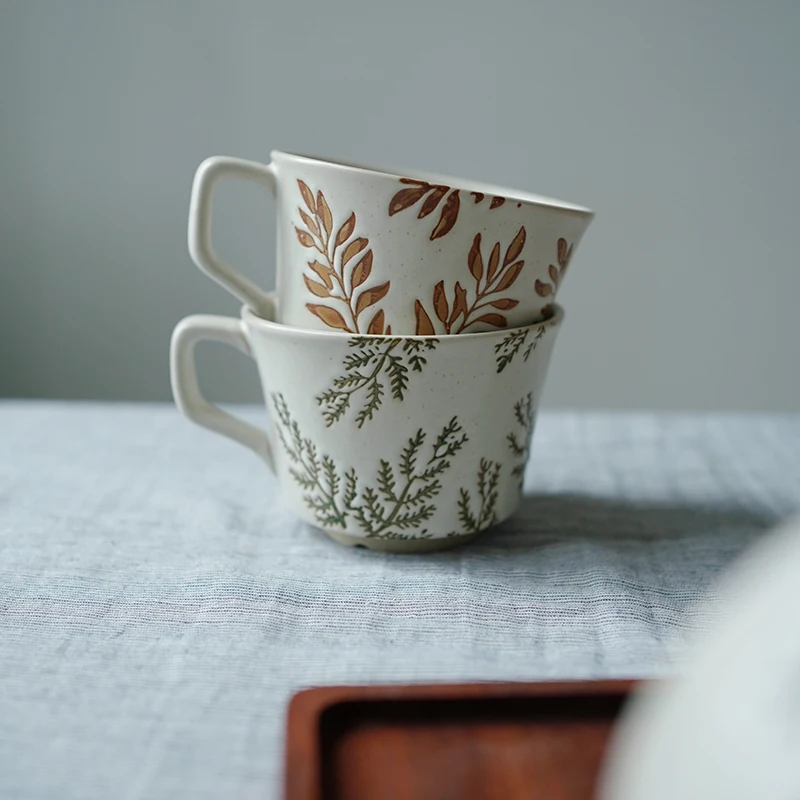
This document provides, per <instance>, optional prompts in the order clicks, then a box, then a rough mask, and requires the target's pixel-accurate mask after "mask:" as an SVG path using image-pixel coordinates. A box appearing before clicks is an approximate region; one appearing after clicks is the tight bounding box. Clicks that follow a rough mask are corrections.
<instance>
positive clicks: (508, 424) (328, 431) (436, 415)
mask: <svg viewBox="0 0 800 800" xmlns="http://www.w3.org/2000/svg"><path fill="white" fill-rule="evenodd" d="M563 318H564V313H563V311H562V310H561V308H560V307H559V306H555V307H554V309H553V313H552V316H551V317H550V318H549V319H548V320H546V321H544V322H539V323H536V324H533V325H529V326H526V327H519V328H515V329H513V330H511V331H490V332H484V333H476V334H474V335H470V336H456V335H445V336H438V337H437V336H424V337H423V336H419V337H417V336H395V335H386V334H345V333H342V332H338V333H335V332H328V331H308V330H299V329H297V328H290V327H287V326H284V325H280V324H277V323H276V322H274V321H271V319H264V318H261V317H258V316H256V315H255V314H254V313H253V312H252V311H250V310H249V309H247V308H244V309H243V310H242V315H241V318H240V319H235V318H231V317H218V316H204V315H198V316H191V317H187V318H186V319H184V320H182V321H181V322H180V323H179V324H178V326H177V327H176V328H175V331H174V333H173V336H172V343H171V360H170V368H171V376H172V389H173V394H174V397H175V402H176V404H177V406H178V408H179V409H180V410H181V412H182V413H183V414H184V415H185V416H187V417H188V418H189V419H190V420H192V421H193V422H195V423H196V424H198V425H200V426H203V427H205V428H209V429H210V430H212V431H215V432H216V433H220V434H222V435H223V436H227V437H229V438H231V439H233V440H235V441H237V442H239V443H241V444H243V445H245V446H246V447H248V448H250V449H251V450H253V451H254V452H255V453H256V454H257V455H259V456H260V457H261V458H262V459H263V460H264V461H265V462H266V464H267V466H268V467H269V469H270V470H271V471H272V472H273V473H275V474H276V475H277V478H278V481H279V483H280V487H281V494H282V496H283V498H284V500H285V502H286V503H287V504H288V505H289V507H290V508H291V509H292V510H293V511H294V512H295V513H296V514H297V515H298V516H299V517H301V518H302V519H303V520H305V521H306V522H308V523H310V524H311V525H313V526H316V527H318V528H321V529H322V530H323V531H324V532H325V533H326V534H328V536H330V537H331V538H333V539H335V540H337V541H339V542H342V543H344V544H348V545H363V546H366V547H369V548H372V549H376V550H384V551H392V552H427V551H433V550H440V549H445V548H449V547H454V546H457V545H459V544H463V543H465V542H468V541H470V540H472V539H474V538H475V537H476V536H477V535H478V534H479V533H480V532H481V531H483V530H485V529H487V528H489V527H491V526H492V525H494V524H496V523H499V522H501V521H503V520H505V519H507V518H508V517H509V516H511V515H512V514H513V513H514V511H515V510H516V509H517V507H518V505H519V502H520V498H521V493H522V484H523V476H524V472H525V468H526V465H527V463H528V458H529V455H530V451H531V438H532V435H533V431H534V425H535V422H536V409H537V405H538V402H539V397H540V396H541V392H542V387H543V385H544V381H545V377H546V374H547V368H548V365H549V362H550V356H551V353H552V350H553V345H554V343H555V339H556V335H557V333H558V330H559V329H560V327H561V324H562V321H563ZM204 340H210V341H218V342H224V343H227V344H230V345H232V346H234V347H236V348H238V349H239V350H241V351H243V352H245V353H247V354H249V355H250V356H251V357H252V358H253V359H254V360H255V361H256V364H257V366H258V370H259V373H260V377H261V382H262V385H263V390H264V397H265V399H266V404H267V409H266V412H267V413H266V415H265V420H264V422H265V425H264V427H263V428H262V427H256V426H254V425H251V424H250V423H248V422H245V421H244V420H242V419H239V418H237V417H235V416H233V415H231V414H229V413H228V412H226V411H223V410H222V409H221V408H219V407H217V406H215V405H213V404H211V403H209V402H208V401H207V400H206V399H205V398H204V397H203V396H202V394H201V393H200V389H199V386H198V381H197V375H196V371H195V361H194V347H195V345H196V344H197V343H198V342H201V341H204Z"/></svg>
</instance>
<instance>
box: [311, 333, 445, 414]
mask: <svg viewBox="0 0 800 800" xmlns="http://www.w3.org/2000/svg"><path fill="white" fill-rule="evenodd" d="M438 343H439V340H438V339H435V338H431V337H425V338H423V339H406V338H404V339H400V338H397V339H381V338H375V337H368V336H356V337H354V338H352V339H351V340H350V342H349V345H350V347H352V348H353V349H354V350H355V351H356V352H354V353H348V355H347V356H346V358H345V360H344V369H345V374H344V375H340V376H339V377H338V378H335V379H334V381H333V387H332V388H330V389H326V390H325V391H324V392H322V394H320V395H318V396H317V398H316V400H317V404H318V405H320V406H321V407H322V417H323V419H324V420H325V424H326V425H327V426H328V427H330V426H331V425H333V424H334V423H336V422H338V421H339V420H340V419H342V417H344V415H345V414H346V413H347V411H348V409H349V408H350V404H351V401H352V400H353V398H354V396H355V395H358V394H359V393H363V402H362V405H361V408H360V410H359V412H358V414H357V415H356V424H357V425H358V427H359V428H361V427H362V426H363V425H364V423H365V422H367V421H368V420H371V419H372V418H373V416H374V414H375V412H376V411H377V410H378V409H379V408H380V406H381V404H382V403H383V399H384V396H385V394H386V391H387V381H388V390H389V391H390V393H391V395H392V397H394V398H395V399H397V400H403V399H404V397H405V392H406V390H407V389H408V382H409V373H410V372H422V371H423V368H424V366H425V365H426V364H427V363H428V360H427V358H425V355H424V353H426V352H429V351H431V350H435V349H436V345H437V344H438Z"/></svg>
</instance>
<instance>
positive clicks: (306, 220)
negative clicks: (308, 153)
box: [294, 180, 392, 333]
mask: <svg viewBox="0 0 800 800" xmlns="http://www.w3.org/2000/svg"><path fill="white" fill-rule="evenodd" d="M297 185H298V186H299V187H300V194H301V195H302V196H303V201H304V202H305V204H306V207H307V209H308V212H307V211H305V210H304V209H303V208H301V207H298V209H297V210H298V211H299V212H300V218H301V219H302V220H303V225H304V226H305V230H304V229H303V228H299V227H297V226H295V229H294V230H295V233H296V234H297V240H298V241H299V242H300V244H301V245H302V246H303V247H308V248H310V249H313V250H316V251H317V252H318V253H319V254H320V257H319V258H318V259H314V260H313V261H309V262H308V266H309V267H310V268H311V270H312V272H313V273H314V278H311V277H309V276H308V275H306V274H304V275H303V280H304V281H305V284H306V288H307V289H308V291H309V292H311V294H313V295H314V296H315V297H319V298H323V299H326V300H332V301H335V302H336V304H337V305H338V307H339V308H342V309H343V310H344V314H342V313H340V312H339V311H338V310H337V309H336V308H334V307H332V306H331V305H328V304H323V303H306V308H307V309H308V310H309V311H310V312H311V313H312V314H314V315H315V316H316V317H318V318H319V319H321V320H322V321H323V322H324V323H325V324H326V325H327V326H328V327H330V328H337V329H339V330H343V331H347V332H348V333H391V332H392V331H391V327H387V328H386V329H385V330H384V314H383V310H379V311H377V313H375V314H374V315H373V316H372V319H371V320H370V322H369V324H368V325H367V327H366V330H363V323H361V322H360V321H359V320H360V317H361V315H362V314H363V313H364V312H365V311H366V310H367V309H368V308H370V307H372V306H374V305H375V304H376V303H378V302H380V301H381V300H382V299H383V298H384V297H385V296H386V294H387V293H388V291H389V288H390V281H386V282H385V283H381V284H380V285H378V286H365V284H366V283H367V281H368V279H369V276H370V273H371V272H372V260H373V251H372V250H371V249H370V246H369V240H368V239H366V238H365V237H363V236H355V237H354V233H355V229H356V215H355V213H351V214H350V216H349V217H348V218H347V219H346V220H345V221H344V222H343V223H342V225H341V226H340V227H339V229H338V230H337V231H336V235H334V223H333V213H332V212H331V209H330V206H329V205H328V202H327V200H326V199H325V195H324V194H323V193H322V192H321V191H319V192H317V195H316V198H315V197H314V193H313V192H312V191H311V189H310V188H309V186H308V185H307V184H306V183H304V182H303V181H301V180H298V181H297ZM309 212H310V213H309ZM362 287H363V288H362Z"/></svg>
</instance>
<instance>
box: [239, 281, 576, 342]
mask: <svg viewBox="0 0 800 800" xmlns="http://www.w3.org/2000/svg"><path fill="white" fill-rule="evenodd" d="M268 295H269V296H270V299H272V300H273V303H274V300H275V293H274V292H268ZM552 306H553V314H552V316H550V317H548V318H547V319H542V320H539V321H538V322H532V323H530V324H529V325H517V326H515V327H513V328H498V329H497V330H494V331H481V332H479V333H443V334H441V335H439V334H436V335H434V336H421V335H420V334H416V333H390V334H385V333H348V332H347V331H323V330H316V329H314V328H298V327H295V326H294V325H284V324H282V323H280V322H275V320H270V319H265V318H264V317H260V316H258V314H256V313H255V311H253V309H251V308H250V306H247V305H243V306H242V309H241V318H242V321H243V322H245V323H246V324H247V325H252V326H253V327H254V328H261V329H266V330H268V331H269V332H271V333H275V334H277V335H279V336H297V335H301V336H303V337H311V338H318V339H322V340H325V339H327V340H330V341H333V340H339V341H342V342H345V341H347V340H351V339H374V340H376V341H385V340H387V339H390V340H393V339H396V340H403V339H423V340H424V339H436V340H438V341H439V342H440V343H442V342H445V341H448V340H458V339H461V340H463V341H470V340H475V339H478V340H482V339H491V338H497V339H499V338H502V337H504V336H508V334H509V333H511V332H513V331H529V330H534V329H536V328H539V327H541V326H543V325H547V326H548V327H550V328H558V327H560V326H561V324H562V323H563V321H564V317H565V312H564V309H563V308H562V307H561V306H560V305H559V304H558V303H552Z"/></svg>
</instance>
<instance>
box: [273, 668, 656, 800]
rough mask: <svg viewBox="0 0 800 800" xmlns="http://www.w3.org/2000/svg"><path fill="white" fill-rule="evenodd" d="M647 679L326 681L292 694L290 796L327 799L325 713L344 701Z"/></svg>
mask: <svg viewBox="0 0 800 800" xmlns="http://www.w3.org/2000/svg"><path fill="white" fill-rule="evenodd" d="M640 683H641V682H640V681H637V680H633V679H615V680H588V681H587V680H569V681H541V682H530V681H524V682H521V681H520V682H492V681H487V682H485V683H462V684H457V683H438V684H437V683H433V684H431V683H419V684H396V685H392V684H384V685H375V686H323V687H315V688H309V689H304V690H302V691H300V692H298V693H297V694H295V695H294V697H292V699H291V701H290V702H289V707H288V711H287V724H286V758H285V763H284V770H285V780H284V784H285V795H284V797H285V800H323V799H322V795H321V785H322V775H321V765H322V753H321V752H320V736H319V729H320V719H321V717H322V714H323V713H324V712H325V711H326V710H327V709H329V708H331V707H332V706H335V705H339V704H340V703H350V702H364V701H370V700H373V701H379V700H381V701H386V700H390V701H391V700H398V701H399V700H442V699H444V700H447V699H465V700H469V699H475V698H482V699H483V698H511V697H548V696H553V695H571V696H575V695H598V694H600V695H616V696H619V695H625V696H627V695H629V694H630V693H631V692H632V691H633V690H634V689H635V688H636V687H637V686H638V685H639V684H640Z"/></svg>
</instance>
